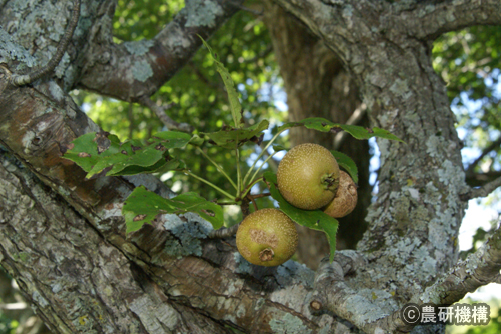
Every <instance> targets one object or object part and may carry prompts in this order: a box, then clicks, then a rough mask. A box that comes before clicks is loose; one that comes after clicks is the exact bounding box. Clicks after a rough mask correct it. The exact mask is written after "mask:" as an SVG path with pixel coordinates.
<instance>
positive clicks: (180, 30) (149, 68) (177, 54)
mask: <svg viewBox="0 0 501 334" xmlns="http://www.w3.org/2000/svg"><path fill="white" fill-rule="evenodd" d="M242 2H243V1H242V0H234V1H232V4H230V3H228V2H227V1H221V0H209V1H201V2H195V1H187V2H186V6H185V8H184V9H182V10H181V11H180V12H179V13H178V14H177V15H176V16H175V18H174V19H173V20H172V22H170V23H168V24H167V25H166V26H165V28H164V29H162V31H160V32H159V33H158V34H157V35H156V36H155V37H154V38H153V39H152V40H142V41H138V42H124V43H122V44H119V45H117V44H114V43H113V42H112V41H111V40H110V41H108V43H107V44H104V45H103V41H101V40H95V41H94V45H93V47H91V48H89V51H88V59H89V60H88V62H87V63H86V64H85V65H84V70H83V71H82V78H81V80H80V82H79V86H80V87H81V88H83V89H86V90H89V91H95V92H98V93H99V94H101V95H107V96H110V97H114V98H117V99H119V100H123V101H134V100H137V99H138V98H139V97H141V96H143V95H145V96H151V95H153V94H154V93H155V92H156V91H157V90H158V89H159V88H160V87H161V86H162V85H163V84H164V83H165V82H166V81H168V80H169V79H170V78H172V77H173V76H174V75H175V74H176V73H177V71H178V70H179V69H181V68H182V67H183V66H184V65H185V64H186V63H187V62H188V61H189V59H190V58H191V57H192V56H193V55H194V54H195V52H196V51H197V50H198V49H199V47H200V46H201V45H202V41H201V40H200V38H199V37H198V36H197V35H200V36H202V37H203V38H204V39H208V38H209V36H210V35H211V34H212V33H213V32H215V31H216V30H217V29H218V28H219V27H220V26H221V25H222V24H223V23H224V22H225V21H226V20H227V19H228V18H230V17H231V16H232V15H233V14H235V13H236V12H237V11H238V8H237V7H235V5H238V4H241V3H242ZM197 3H200V6H202V7H203V8H199V7H200V6H198V5H197ZM206 13H211V15H207V14H206Z"/></svg>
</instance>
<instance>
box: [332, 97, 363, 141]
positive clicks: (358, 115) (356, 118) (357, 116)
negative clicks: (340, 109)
mask: <svg viewBox="0 0 501 334" xmlns="http://www.w3.org/2000/svg"><path fill="white" fill-rule="evenodd" d="M366 110H367V106H366V105H365V103H362V104H361V105H360V106H359V107H358V108H357V109H355V111H354V112H353V113H352V114H351V116H350V118H348V120H347V121H346V123H345V124H346V125H356V124H358V123H359V122H360V120H361V119H362V117H363V116H364V115H365V112H366ZM346 135H347V133H346V132H345V131H341V132H339V133H338V134H337V135H336V137H334V149H335V150H339V147H341V144H342V143H343V141H344V139H345V138H346Z"/></svg>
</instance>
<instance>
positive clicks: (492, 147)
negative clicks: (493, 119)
mask: <svg viewBox="0 0 501 334" xmlns="http://www.w3.org/2000/svg"><path fill="white" fill-rule="evenodd" d="M500 145H501V136H499V138H498V139H497V140H496V141H493V142H492V143H491V144H490V145H489V146H487V147H486V148H485V149H483V150H482V153H481V154H480V155H479V156H478V157H477V158H476V159H475V160H474V161H473V162H472V163H471V164H470V165H469V166H468V169H467V170H466V175H467V176H468V175H472V174H473V173H474V169H475V168H476V167H477V166H478V164H479V163H480V161H482V159H483V158H484V157H485V156H486V155H487V154H489V153H490V152H492V151H494V150H496V149H499V146H500Z"/></svg>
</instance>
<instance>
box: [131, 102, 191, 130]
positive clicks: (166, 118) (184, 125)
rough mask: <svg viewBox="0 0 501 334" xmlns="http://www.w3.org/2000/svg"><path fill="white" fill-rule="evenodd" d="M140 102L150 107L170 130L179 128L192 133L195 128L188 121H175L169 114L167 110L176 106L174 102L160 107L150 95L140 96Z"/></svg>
mask: <svg viewBox="0 0 501 334" xmlns="http://www.w3.org/2000/svg"><path fill="white" fill-rule="evenodd" d="M138 101H139V103H141V104H142V105H143V106H145V107H148V108H150V109H151V110H152V111H153V112H154V113H155V115H157V117H158V118H159V119H160V120H161V121H162V123H164V125H165V126H166V127H167V129H169V130H179V131H184V132H188V133H191V132H192V131H193V130H194V128H193V126H191V125H190V124H187V123H178V122H176V121H174V120H173V119H172V118H170V117H169V116H167V114H166V113H165V111H166V110H168V109H170V108H172V106H174V103H169V104H168V105H167V106H165V107H160V106H158V105H157V104H156V103H155V102H153V101H152V100H151V99H150V98H149V97H147V96H141V97H139V98H138Z"/></svg>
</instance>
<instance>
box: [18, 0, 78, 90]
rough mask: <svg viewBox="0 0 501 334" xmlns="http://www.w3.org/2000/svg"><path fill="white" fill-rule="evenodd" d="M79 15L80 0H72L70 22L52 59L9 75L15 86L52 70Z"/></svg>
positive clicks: (68, 40) (61, 54) (28, 82)
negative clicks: (20, 72)
mask: <svg viewBox="0 0 501 334" xmlns="http://www.w3.org/2000/svg"><path fill="white" fill-rule="evenodd" d="M79 17H80V0H73V13H72V14H71V19H70V22H69V23H68V26H67V28H66V32H65V33H64V35H63V38H61V41H59V46H58V47H57V50H56V53H55V54H54V56H53V57H52V59H51V60H50V61H49V62H48V63H47V65H45V66H44V67H42V68H40V69H38V70H36V71H34V72H32V73H29V74H14V75H12V77H11V81H12V83H13V84H14V85H16V86H24V85H29V84H31V83H33V82H35V81H36V80H38V79H40V78H41V77H43V76H45V75H48V74H50V73H52V71H54V69H55V68H56V66H57V65H58V64H59V62H60V61H61V59H62V58H63V56H64V53H65V52H66V49H67V47H68V44H69V43H70V40H71V37H72V36H73V32H74V31H75V28H76V27H77V24H78V18H79Z"/></svg>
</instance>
